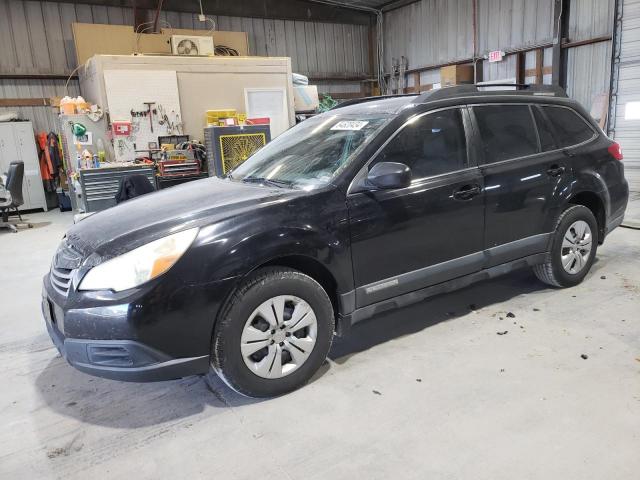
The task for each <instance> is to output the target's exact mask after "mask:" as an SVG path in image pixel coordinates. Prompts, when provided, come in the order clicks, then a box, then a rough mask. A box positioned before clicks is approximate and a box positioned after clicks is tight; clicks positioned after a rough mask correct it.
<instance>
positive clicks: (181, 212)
mask: <svg viewBox="0 0 640 480" xmlns="http://www.w3.org/2000/svg"><path fill="white" fill-rule="evenodd" d="M299 193H300V191H297V190H289V189H281V188H277V187H273V188H270V187H266V186H261V185H251V184H245V183H240V182H235V181H229V180H222V179H218V178H207V179H203V180H196V181H193V182H188V183H184V184H182V185H178V186H175V187H171V188H168V189H166V190H160V191H158V192H154V193H150V194H147V195H143V196H141V197H138V198H135V199H132V200H129V201H127V202H125V203H122V204H120V205H117V206H115V207H112V208H109V209H107V210H104V211H102V212H99V213H96V214H94V215H91V216H90V217H88V218H86V219H84V220H82V221H81V222H79V223H77V224H75V225H74V226H73V227H72V228H71V229H70V230H69V231H68V232H67V240H66V243H67V244H68V245H69V246H71V247H72V248H73V249H74V250H76V251H77V252H79V253H81V254H82V256H83V257H84V258H87V257H88V256H90V255H92V254H94V255H92V256H98V257H99V258H100V259H101V260H104V259H105V258H106V257H113V256H116V255H120V254H121V253H123V252H125V251H128V250H131V249H132V248H136V247H138V246H140V245H143V244H145V243H148V242H150V241H153V240H156V239H158V238H161V237H163V236H165V235H168V234H170V233H174V232H177V231H180V230H185V229H187V228H192V227H197V226H204V225H209V224H211V223H214V222H216V221H219V220H222V219H225V218H228V217H230V216H235V215H238V214H240V213H242V212H244V211H246V210H255V209H256V208H260V207H262V206H266V205H268V204H271V203H273V202H274V201H278V200H280V199H283V198H284V199H286V198H287V197H289V196H295V195H298V194H299ZM96 260H97V259H96ZM92 263H93V262H92Z"/></svg>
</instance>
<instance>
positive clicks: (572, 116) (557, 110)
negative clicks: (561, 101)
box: [542, 107, 593, 148]
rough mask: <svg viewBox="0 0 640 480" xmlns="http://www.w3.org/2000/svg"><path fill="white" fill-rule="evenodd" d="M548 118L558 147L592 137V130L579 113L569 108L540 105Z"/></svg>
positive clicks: (575, 143) (568, 145)
mask: <svg viewBox="0 0 640 480" xmlns="http://www.w3.org/2000/svg"><path fill="white" fill-rule="evenodd" d="M542 110H543V111H544V113H545V114H546V116H547V118H548V119H549V123H550V125H551V130H552V131H553V134H554V137H555V138H556V142H557V143H558V147H559V148H565V147H570V146H571V145H577V144H578V143H582V142H585V141H587V140H589V139H590V138H591V137H593V130H592V129H591V127H589V125H587V122H585V121H584V120H583V119H582V117H581V116H580V115H578V114H577V113H576V112H574V111H573V110H571V109H569V108H563V107H542Z"/></svg>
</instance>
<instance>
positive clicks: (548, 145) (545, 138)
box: [532, 107, 558, 152]
mask: <svg viewBox="0 0 640 480" xmlns="http://www.w3.org/2000/svg"><path fill="white" fill-rule="evenodd" d="M532 109H533V116H534V117H535V119H536V126H537V127H538V135H539V137H540V146H541V147H542V151H543V152H548V151H550V150H555V149H556V148H558V147H557V146H556V141H555V140H554V139H553V133H551V129H550V127H549V122H548V121H547V119H546V118H544V115H542V113H541V112H540V110H538V108H537V107H532Z"/></svg>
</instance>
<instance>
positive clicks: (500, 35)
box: [461, 0, 553, 54]
mask: <svg viewBox="0 0 640 480" xmlns="http://www.w3.org/2000/svg"><path fill="white" fill-rule="evenodd" d="M461 1H463V2H464V3H471V2H470V1H468V0H461ZM552 38H553V0H478V52H479V53H481V54H483V53H487V52H490V51H492V50H500V49H502V50H505V49H507V48H520V47H525V46H533V45H538V44H541V43H547V42H551V40H552Z"/></svg>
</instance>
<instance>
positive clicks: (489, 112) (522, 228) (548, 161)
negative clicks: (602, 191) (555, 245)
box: [472, 104, 571, 267]
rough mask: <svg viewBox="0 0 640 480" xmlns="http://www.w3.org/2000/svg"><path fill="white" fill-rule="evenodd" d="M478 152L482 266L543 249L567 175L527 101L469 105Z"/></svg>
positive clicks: (563, 160) (564, 161)
mask: <svg viewBox="0 0 640 480" xmlns="http://www.w3.org/2000/svg"><path fill="white" fill-rule="evenodd" d="M472 111H473V114H474V117H475V121H476V125H477V131H478V132H479V135H480V139H479V142H477V144H478V145H480V146H481V149H482V150H483V151H482V154H483V156H484V161H483V165H482V166H481V170H482V173H483V175H484V182H485V195H486V198H485V201H486V213H485V216H486V217H485V246H486V249H487V254H488V255H487V258H488V261H487V264H486V265H485V266H486V267H491V266H494V265H498V264H500V263H505V262H508V261H511V260H514V259H517V258H522V257H525V256H527V255H533V254H536V253H541V252H543V251H545V250H546V247H547V242H548V240H549V230H550V228H549V226H548V224H549V219H550V218H552V216H553V214H554V211H553V210H554V208H556V207H557V202H556V201H555V200H554V199H555V198H556V193H557V192H559V191H560V189H559V188H558V187H559V186H561V185H562V184H563V183H566V181H567V180H568V179H569V178H570V175H571V173H570V168H569V165H568V164H567V157H566V156H565V155H564V154H563V153H562V152H561V151H558V150H557V149H555V146H554V145H553V138H552V136H551V132H550V131H549V130H548V128H547V127H548V126H547V125H546V124H541V127H543V128H541V129H540V131H538V129H537V128H536V126H535V116H534V115H535V114H536V110H535V109H532V108H531V107H530V106H529V105H523V104H506V105H476V106H473V108H472Z"/></svg>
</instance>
